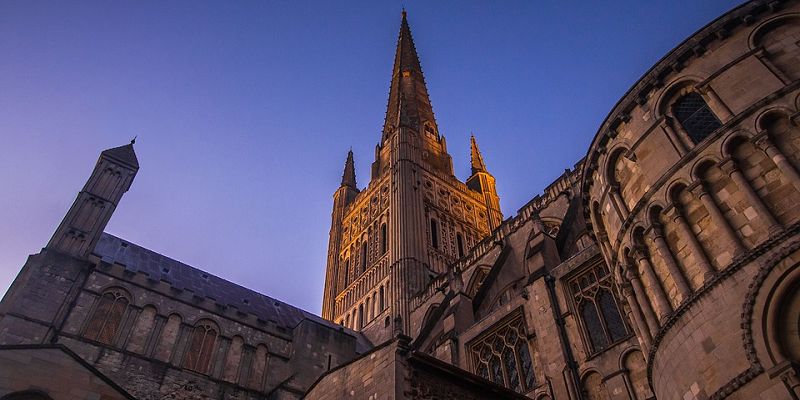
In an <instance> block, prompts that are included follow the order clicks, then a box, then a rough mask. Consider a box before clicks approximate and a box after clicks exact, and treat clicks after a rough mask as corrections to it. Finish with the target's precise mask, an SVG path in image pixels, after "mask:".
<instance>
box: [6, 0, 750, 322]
mask: <svg viewBox="0 0 800 400" xmlns="http://www.w3.org/2000/svg"><path fill="white" fill-rule="evenodd" d="M404 3H405V6H406V8H407V10H408V18H409V22H410V24H411V29H412V33H413V34H414V40H415V43H416V46H417V50H418V52H419V55H420V59H421V61H422V67H423V69H424V71H425V77H426V80H427V83H428V90H429V92H430V96H431V101H432V103H433V107H434V111H435V112H436V117H437V121H438V123H439V128H440V131H441V132H442V133H443V134H444V135H445V136H446V137H447V143H448V149H449V151H450V153H451V155H452V156H453V161H454V165H455V169H456V175H457V176H458V177H459V178H461V179H464V178H465V177H466V176H467V174H468V172H469V168H468V167H469V134H470V131H473V132H475V135H476V137H477V139H478V143H479V144H480V147H481V150H482V151H483V154H484V158H485V160H486V162H487V165H488V168H489V170H490V172H492V173H493V174H494V175H495V177H496V178H497V185H498V190H499V192H500V196H501V204H502V208H503V212H504V213H505V214H506V216H507V217H508V216H510V215H512V214H514V213H515V212H516V210H517V209H518V208H519V207H521V206H522V205H524V204H525V203H526V202H527V201H528V200H530V199H531V198H532V197H533V196H534V195H536V194H537V193H540V192H541V190H542V189H543V188H544V187H545V186H546V185H547V184H548V183H549V182H551V181H552V180H553V179H555V178H556V177H557V176H558V175H560V174H561V172H562V171H563V169H564V168H569V167H571V166H572V165H573V164H574V163H575V162H576V161H578V160H579V159H580V158H581V157H582V156H583V155H584V154H585V153H586V150H587V147H588V144H589V142H590V141H591V139H592V137H593V136H594V134H595V132H596V130H597V127H598V125H599V124H600V123H601V122H602V120H603V118H604V117H605V116H606V114H607V113H608V111H609V110H610V109H611V107H613V105H614V104H615V103H616V101H617V100H618V99H619V98H620V97H621V96H622V95H623V94H624V93H625V91H626V90H628V88H629V87H630V86H631V85H632V84H633V83H634V82H635V81H636V80H637V79H638V78H639V76H640V75H641V74H643V73H644V72H645V71H646V70H647V69H648V68H650V66H651V65H652V64H653V63H655V62H656V61H657V60H658V59H659V58H661V57H662V56H663V55H665V54H666V52H667V51H669V50H670V49H672V48H673V47H674V46H675V45H677V44H678V43H680V42H681V41H682V40H684V39H685V38H686V37H687V36H688V35H690V34H692V33H693V32H694V31H696V30H697V29H699V28H701V27H702V26H703V25H705V24H706V23H708V22H710V21H711V20H713V19H714V18H716V17H717V16H719V15H721V14H722V13H724V12H725V11H727V10H728V9H730V8H732V7H734V6H735V5H736V3H737V2H735V1H730V0H703V1H684V0H682V1H674V0H670V1H638V0H636V1H625V2H617V3H615V4H602V5H601V3H609V2H588V1H587V2H571V3H573V4H568V2H565V1H547V2H545V1H519V2H511V1H509V2H503V4H502V7H501V6H500V5H501V4H500V3H499V2H464V1H437V2H432V1H420V0H407V1H405V2H404ZM400 7H401V2H400V1H386V2H378V1H362V2H355V1H348V2H333V1H324V2H319V3H311V2H304V1H276V2H266V1H236V2H222V1H219V2H206V1H137V2H133V1H131V2H124V3H123V2H117V1H98V2H44V1H30V0H21V1H13V0H4V1H2V2H0V55H2V62H0V138H2V141H0V183H2V188H3V196H2V197H3V201H2V203H0V204H2V206H0V221H1V223H0V293H4V292H5V290H6V289H7V287H8V285H10V284H11V281H12V280H13V278H14V277H15V276H16V274H17V272H18V271H19V268H20V267H21V266H22V265H23V264H24V262H25V259H26V257H27V255H28V254H32V253H36V252H38V251H39V249H40V248H41V247H42V246H44V245H45V244H46V243H47V241H48V240H49V238H50V236H51V235H52V233H53V231H54V230H55V228H56V226H57V225H58V223H59V221H60V220H61V218H62V217H63V215H64V214H65V213H66V211H67V209H68V208H69V206H70V205H71V204H72V201H73V200H74V198H75V195H76V194H77V192H78V191H79V190H80V189H81V187H82V186H83V184H84V182H85V181H86V178H87V177H88V176H89V173H90V172H91V170H92V168H93V166H94V163H95V161H96V159H97V156H98V154H99V153H100V151H102V150H103V149H106V148H109V147H115V146H119V145H122V144H125V143H127V142H128V141H129V140H130V139H131V138H132V137H133V136H134V135H138V136H139V139H138V140H137V142H136V151H137V154H138V156H139V162H140V164H141V170H140V171H139V174H138V176H137V177H136V180H135V181H134V183H133V187H132V188H131V190H130V191H129V192H128V194H127V195H126V196H125V197H124V198H123V199H122V202H121V204H120V206H119V208H118V209H117V211H116V213H115V215H114V217H113V218H112V219H111V222H110V224H109V225H108V227H107V229H106V230H107V231H108V232H110V233H113V234H115V235H118V236H121V237H123V238H125V239H127V240H130V241H132V242H134V243H137V244H139V245H142V246H144V247H147V248H150V249H152V250H155V251H158V252H160V253H162V254H165V255H167V256H169V257H172V258H175V259H177V260H180V261H183V262H185V263H188V264H190V265H192V266H195V267H198V268H201V269H204V270H206V271H209V272H211V273H213V274H216V275H219V276H221V277H223V278H226V279H229V280H231V281H233V282H236V283H239V284H242V285H244V286H246V287H249V288H251V289H254V290H257V291H260V292H262V293H265V294H268V295H270V296H273V297H276V298H278V299H281V300H284V301H287V302H289V303H292V304H294V305H297V306H299V307H301V308H305V309H307V310H310V311H314V312H319V308H320V304H321V296H322V285H323V280H324V272H325V258H326V251H327V242H328V230H329V228H330V212H331V196H332V194H333V191H334V190H335V189H336V188H337V187H338V184H339V181H340V177H341V172H342V166H343V163H344V160H345V155H346V152H347V149H348V148H349V147H350V146H352V147H353V151H354V152H355V159H356V173H357V175H358V179H359V186H362V187H363V186H365V185H366V183H367V179H368V171H369V163H370V162H372V157H373V152H374V146H375V144H376V143H377V141H378V140H379V138H380V130H381V128H382V125H383V117H384V113H385V111H386V110H385V109H386V101H387V96H388V90H389V78H390V72H391V64H392V58H393V56H394V46H395V41H396V39H397V31H398V29H399V23H400Z"/></svg>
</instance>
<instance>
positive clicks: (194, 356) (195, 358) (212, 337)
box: [183, 320, 219, 374]
mask: <svg viewBox="0 0 800 400" xmlns="http://www.w3.org/2000/svg"><path fill="white" fill-rule="evenodd" d="M218 335H219V328H217V325H216V324H214V323H213V322H211V321H208V320H202V321H200V322H198V323H197V325H195V327H194V330H193V331H192V336H191V338H189V347H188V348H187V349H186V356H185V357H184V359H183V366H184V367H186V368H188V369H191V370H193V371H197V372H200V373H203V374H205V373H207V372H208V367H209V364H211V358H212V357H213V355H214V349H215V346H216V343H217V336H218Z"/></svg>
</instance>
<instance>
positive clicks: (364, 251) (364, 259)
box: [361, 240, 367, 273]
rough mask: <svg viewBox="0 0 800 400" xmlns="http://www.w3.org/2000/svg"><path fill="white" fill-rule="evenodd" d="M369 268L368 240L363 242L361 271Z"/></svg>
mask: <svg viewBox="0 0 800 400" xmlns="http://www.w3.org/2000/svg"><path fill="white" fill-rule="evenodd" d="M366 270H367V241H366V240H364V243H361V272H362V273H363V272H364V271H366Z"/></svg>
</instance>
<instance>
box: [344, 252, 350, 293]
mask: <svg viewBox="0 0 800 400" xmlns="http://www.w3.org/2000/svg"><path fill="white" fill-rule="evenodd" d="M349 284H350V259H349V258H345V259H344V287H347V285H349Z"/></svg>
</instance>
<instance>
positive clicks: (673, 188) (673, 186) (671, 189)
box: [664, 178, 689, 205]
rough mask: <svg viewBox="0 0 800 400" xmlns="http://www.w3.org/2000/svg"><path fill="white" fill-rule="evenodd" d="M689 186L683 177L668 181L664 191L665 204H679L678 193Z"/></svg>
mask: <svg viewBox="0 0 800 400" xmlns="http://www.w3.org/2000/svg"><path fill="white" fill-rule="evenodd" d="M688 187H689V182H687V181H686V180H685V179H683V178H677V179H675V180H673V181H672V182H670V184H669V185H668V186H667V190H666V191H665V192H664V194H665V200H666V202H667V204H672V205H675V204H680V194H681V192H682V191H684V190H686V188H688Z"/></svg>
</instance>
